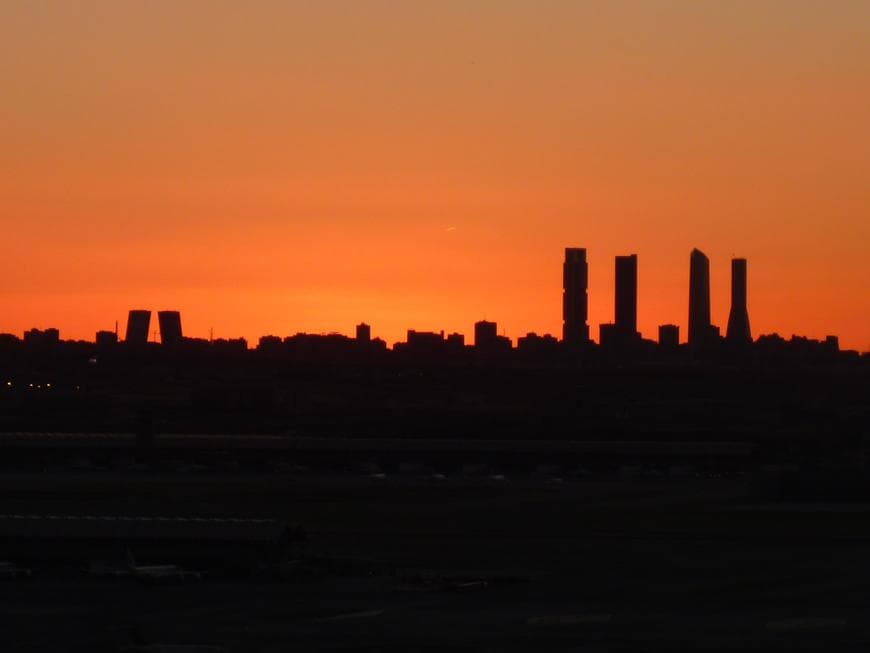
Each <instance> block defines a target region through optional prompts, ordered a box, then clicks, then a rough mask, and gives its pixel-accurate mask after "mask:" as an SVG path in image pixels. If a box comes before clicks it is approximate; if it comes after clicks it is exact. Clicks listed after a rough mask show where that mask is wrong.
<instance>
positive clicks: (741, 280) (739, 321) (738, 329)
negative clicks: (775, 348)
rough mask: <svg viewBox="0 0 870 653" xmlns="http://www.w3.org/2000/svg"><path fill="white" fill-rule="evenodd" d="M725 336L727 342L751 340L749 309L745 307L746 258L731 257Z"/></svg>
mask: <svg viewBox="0 0 870 653" xmlns="http://www.w3.org/2000/svg"><path fill="white" fill-rule="evenodd" d="M725 338H726V339H727V340H728V341H729V342H735V343H746V342H752V333H751V331H750V329H749V311H748V310H747V308H746V259H745V258H733V259H731V311H730V312H729V313H728V329H727V330H726V332H725Z"/></svg>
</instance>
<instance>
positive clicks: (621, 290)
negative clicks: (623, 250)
mask: <svg viewBox="0 0 870 653" xmlns="http://www.w3.org/2000/svg"><path fill="white" fill-rule="evenodd" d="M614 305H615V306H616V330H617V331H618V332H619V333H621V334H623V335H625V336H628V337H634V335H635V334H636V333H637V254H632V255H630V256H617V257H616V298H615V302H614Z"/></svg>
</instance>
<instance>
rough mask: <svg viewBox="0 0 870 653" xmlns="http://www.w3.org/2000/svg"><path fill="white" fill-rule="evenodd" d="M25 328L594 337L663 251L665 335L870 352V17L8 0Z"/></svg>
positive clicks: (648, 294) (8, 80)
mask: <svg viewBox="0 0 870 653" xmlns="http://www.w3.org/2000/svg"><path fill="white" fill-rule="evenodd" d="M0 26H2V27H0V30H2V36H3V39H0V54H2V55H3V60H4V61H5V62H6V63H5V65H4V66H3V67H0V81H2V83H3V86H4V89H5V90H6V91H7V93H6V96H7V97H8V99H7V100H6V101H4V103H3V104H2V105H0V135H2V139H3V143H4V146H3V148H2V149H0V221H2V227H3V231H4V236H5V238H4V244H5V247H4V248H3V256H0V278H2V279H3V283H2V284H0V332H12V333H15V334H16V335H18V336H20V335H21V334H22V332H23V331H24V330H26V329H29V328H31V327H37V328H45V327H50V326H55V327H57V328H59V329H60V331H61V337H63V338H64V339H84V340H92V339H93V337H94V333H95V332H96V331H97V330H101V329H108V330H112V329H113V328H114V323H115V320H118V321H119V326H120V328H121V332H122V333H123V328H124V325H125V323H126V316H127V311H128V310H129V309H131V308H148V309H150V310H152V311H157V310H162V309H176V310H179V311H181V313H182V322H183V326H184V331H185V335H189V336H192V337H208V334H209V330H210V329H211V328H213V329H214V335H215V337H245V338H246V339H247V340H248V342H249V344H250V345H252V346H253V345H255V344H256V342H257V339H258V338H259V337H260V336H262V335H269V334H273V335H280V336H286V335H292V334H293V333H296V332H311V333H325V332H332V331H335V332H339V333H345V334H351V333H352V332H353V327H354V325H355V324H356V323H358V322H362V321H365V322H367V323H369V324H371V325H372V335H373V336H377V337H382V338H384V339H385V340H387V342H389V343H393V342H396V341H401V340H404V338H405V332H406V330H407V329H409V328H412V329H418V330H431V331H440V330H442V329H443V330H444V331H445V332H451V331H459V332H461V333H465V334H466V335H467V336H469V335H470V334H471V333H472V327H473V324H474V322H475V321H477V320H480V319H488V320H492V321H495V322H497V323H498V325H499V331H500V332H503V333H505V334H506V335H509V336H510V337H511V338H512V339H513V340H514V341H515V340H516V338H517V337H519V336H522V335H524V334H525V333H526V332H531V331H534V332H537V333H539V334H542V333H551V334H553V335H555V336H557V337H559V336H560V335H561V264H562V255H563V250H564V248H565V247H573V246H576V247H584V248H585V249H586V250H587V257H588V260H589V326H590V334H591V335H592V336H593V338H594V339H596V340H597V337H598V325H599V324H601V323H608V322H611V321H612V319H613V257H614V256H615V255H618V254H631V253H636V254H637V255H638V328H639V330H640V331H641V333H642V334H643V335H644V337H646V338H650V339H655V338H656V335H657V334H656V329H657V326H658V325H659V324H665V323H673V324H677V325H679V326H680V337H681V340H683V341H685V338H686V324H687V314H688V269H689V265H688V259H689V252H690V251H691V249H692V247H698V248H699V249H701V250H702V251H704V252H705V253H706V254H707V255H708V256H709V258H710V273H711V306H712V320H713V323H714V324H717V325H720V326H721V327H722V328H723V329H724V325H725V324H726V322H727V317H728V308H729V301H730V267H729V261H730V259H731V257H732V256H737V257H744V258H746V259H748V262H749V263H748V265H749V269H748V306H749V317H750V324H751V327H752V335H753V337H754V338H757V337H758V336H759V335H761V334H767V333H774V332H777V333H780V334H781V335H782V336H784V337H786V338H788V337H789V336H790V335H792V334H797V335H805V336H808V337H811V338H817V339H823V338H824V337H825V336H827V335H837V336H838V337H839V338H840V343H841V346H842V347H843V348H850V349H858V350H861V351H866V350H870V257H868V256H867V246H868V244H870V215H868V214H870V210H868V209H870V180H868V178H867V174H866V171H867V170H870V121H868V120H867V118H866V116H867V115H870V5H868V3H866V2H859V1H857V0H855V1H850V0H844V1H843V2H840V3H837V4H836V5H835V6H831V5H829V4H826V3H821V2H819V3H814V2H791V3H783V2H778V1H776V0H758V1H757V2H751V3H750V2H746V3H743V2H738V3H728V4H727V6H723V3H719V2H714V1H713V0H698V1H695V2H679V1H667V2H666V1H664V0H662V1H661V2H649V3H642V4H641V3H628V2H625V3H623V2H614V3H592V2H588V3H585V2H577V3H558V2H545V3H543V4H541V3H531V2H523V1H520V0H506V1H504V2H499V3H487V2H481V3H455V4H453V3H443V4H441V3H439V4H436V5H433V6H428V7H427V6H417V5H416V4H414V3H412V4H409V5H407V6H395V5H393V4H391V3H387V2H377V1H372V2H366V3H346V4H343V3H328V2H326V3H302V2H300V3H286V2H277V1H272V0H259V1H255V2H250V3H245V4H244V5H239V4H237V3H231V2H224V1H223V0H218V1H215V2H204V1H199V0H190V1H188V2H184V3H170V2H160V1H158V2H154V3H149V4H147V5H143V6H128V5H126V4H125V3H114V2H109V1H108V0H94V1H93V2H89V3H87V5H85V6H72V5H69V4H63V3H48V4H45V5H42V6H41V7H38V6H36V5H35V4H33V3H14V2H13V3H6V4H4V5H3V6H2V7H0Z"/></svg>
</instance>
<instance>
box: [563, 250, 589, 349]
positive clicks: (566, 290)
mask: <svg viewBox="0 0 870 653" xmlns="http://www.w3.org/2000/svg"><path fill="white" fill-rule="evenodd" d="M588 282H589V268H588V266H587V264H586V250H585V249H583V248H579V247H566V248H565V263H564V265H563V266H562V340H563V341H564V342H567V343H569V344H572V345H579V344H581V343H585V342H588V341H589V325H588V324H587V323H586V320H587V319H588V314H587V310H588V306H587V303H588V299H587V295H586V289H587V287H588Z"/></svg>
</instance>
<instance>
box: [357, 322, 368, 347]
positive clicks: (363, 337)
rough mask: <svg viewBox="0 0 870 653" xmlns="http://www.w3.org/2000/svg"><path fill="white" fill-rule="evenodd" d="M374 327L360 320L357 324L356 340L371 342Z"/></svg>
mask: <svg viewBox="0 0 870 653" xmlns="http://www.w3.org/2000/svg"><path fill="white" fill-rule="evenodd" d="M371 339H372V328H371V327H370V326H369V325H368V324H366V323H365V322H360V323H359V324H357V325H356V340H357V342H371Z"/></svg>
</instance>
